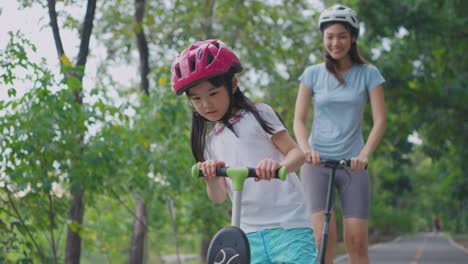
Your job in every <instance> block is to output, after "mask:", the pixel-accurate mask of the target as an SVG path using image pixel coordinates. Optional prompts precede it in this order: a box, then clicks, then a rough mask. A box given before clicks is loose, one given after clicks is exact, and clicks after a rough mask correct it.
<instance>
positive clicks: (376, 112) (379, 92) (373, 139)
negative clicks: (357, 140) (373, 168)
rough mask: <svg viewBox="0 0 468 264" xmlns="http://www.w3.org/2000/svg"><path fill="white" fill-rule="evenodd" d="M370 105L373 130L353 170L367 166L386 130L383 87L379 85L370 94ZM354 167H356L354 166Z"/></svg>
mask: <svg viewBox="0 0 468 264" xmlns="http://www.w3.org/2000/svg"><path fill="white" fill-rule="evenodd" d="M369 97H370V104H371V109H372V121H373V125H372V130H371V132H370V133H369V136H368V138H367V142H366V144H365V145H364V147H363V148H362V150H361V153H360V154H359V156H358V157H357V161H356V162H355V164H353V161H352V162H351V168H352V169H364V168H365V165H367V162H368V160H369V157H370V156H371V155H372V153H373V152H374V150H375V149H376V148H377V146H378V145H379V143H380V140H381V139H382V137H383V135H384V132H385V128H386V126H387V120H386V116H387V114H386V111H385V99H384V91H383V85H379V86H377V87H376V88H374V89H373V90H372V91H371V92H370V95H369ZM353 165H354V166H353Z"/></svg>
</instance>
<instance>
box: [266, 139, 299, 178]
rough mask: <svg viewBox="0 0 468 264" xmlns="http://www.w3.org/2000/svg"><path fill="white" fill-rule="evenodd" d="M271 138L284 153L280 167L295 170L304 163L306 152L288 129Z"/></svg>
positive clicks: (289, 170)
mask: <svg viewBox="0 0 468 264" xmlns="http://www.w3.org/2000/svg"><path fill="white" fill-rule="evenodd" d="M271 140H272V141H273V144H274V145H275V146H276V148H278V150H279V151H280V152H281V153H282V154H283V155H284V160H283V161H281V162H280V163H279V165H280V167H283V166H284V167H286V170H287V171H288V172H294V171H297V170H298V169H299V168H300V167H301V166H302V164H304V161H305V155H304V152H303V151H302V150H301V148H300V147H299V146H298V145H297V144H296V142H295V141H294V139H293V138H292V137H291V136H290V135H289V133H288V131H286V130H283V131H280V132H278V133H276V134H274V135H273V136H272V137H271Z"/></svg>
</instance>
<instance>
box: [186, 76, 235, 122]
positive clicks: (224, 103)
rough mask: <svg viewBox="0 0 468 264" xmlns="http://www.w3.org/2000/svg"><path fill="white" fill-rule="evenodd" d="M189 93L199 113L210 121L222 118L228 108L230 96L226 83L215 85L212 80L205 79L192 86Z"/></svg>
mask: <svg viewBox="0 0 468 264" xmlns="http://www.w3.org/2000/svg"><path fill="white" fill-rule="evenodd" d="M233 87H237V86H233ZM234 89H236V88H234ZM188 94H189V98H190V101H191V102H192V105H193V107H194V108H195V110H196V111H197V112H198V114H200V115H201V116H203V117H204V118H205V119H208V120H209V121H212V122H215V121H219V120H221V119H222V118H223V116H224V115H225V114H226V111H227V110H228V107H229V98H230V96H229V92H228V89H227V87H226V86H224V85H222V86H219V87H215V86H214V85H213V84H211V83H210V82H208V81H203V82H201V83H199V84H197V85H195V86H194V87H192V88H190V89H189V90H188Z"/></svg>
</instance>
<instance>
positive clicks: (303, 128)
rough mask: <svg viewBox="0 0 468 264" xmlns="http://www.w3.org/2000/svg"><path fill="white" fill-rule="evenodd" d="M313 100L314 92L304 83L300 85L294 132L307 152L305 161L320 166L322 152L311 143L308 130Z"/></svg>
mask: <svg viewBox="0 0 468 264" xmlns="http://www.w3.org/2000/svg"><path fill="white" fill-rule="evenodd" d="M311 101H312V92H311V91H310V89H309V88H308V87H307V86H306V85H305V84H303V83H301V85H300V86H299V91H298V93H297V99H296V107H295V110H294V134H295V136H296V140H297V143H298V144H299V147H300V148H301V149H302V151H303V152H304V154H305V162H307V163H314V165H316V166H318V165H319V162H320V154H319V153H318V151H315V150H313V149H312V148H311V147H310V145H309V140H308V138H309V133H308V132H307V122H308V120H309V119H308V118H307V115H308V112H309V107H310V105H311Z"/></svg>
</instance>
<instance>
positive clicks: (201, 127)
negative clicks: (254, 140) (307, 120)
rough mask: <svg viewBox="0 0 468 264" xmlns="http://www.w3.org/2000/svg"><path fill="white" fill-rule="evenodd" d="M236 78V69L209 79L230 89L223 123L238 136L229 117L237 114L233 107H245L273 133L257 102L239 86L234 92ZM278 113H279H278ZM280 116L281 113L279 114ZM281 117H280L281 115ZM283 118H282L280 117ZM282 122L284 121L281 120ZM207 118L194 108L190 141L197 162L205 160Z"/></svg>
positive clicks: (269, 132) (188, 92)
mask: <svg viewBox="0 0 468 264" xmlns="http://www.w3.org/2000/svg"><path fill="white" fill-rule="evenodd" d="M233 78H234V71H232V70H231V71H228V72H227V73H225V74H223V75H219V76H215V77H212V78H209V79H207V81H208V82H210V83H211V84H212V85H214V86H215V87H220V86H223V85H224V86H225V87H226V88H227V89H228V92H229V94H230V96H231V98H230V100H229V101H230V105H229V107H228V110H227V112H226V114H225V115H224V117H223V118H222V119H221V120H220V121H221V122H223V124H224V125H225V126H226V127H227V128H229V130H231V131H232V132H233V133H234V134H235V135H236V136H237V133H236V132H235V131H234V128H233V127H232V125H231V124H230V123H229V121H228V120H229V118H231V117H233V116H235V114H233V113H232V109H237V110H239V109H244V110H245V111H246V112H250V113H252V114H253V115H254V117H255V119H256V120H257V121H258V122H259V123H260V126H261V127H262V128H263V130H265V132H267V133H268V134H270V135H271V134H273V128H272V127H271V126H270V125H269V124H268V123H267V122H266V121H265V120H264V119H263V118H262V117H261V116H260V114H259V113H258V110H257V108H256V107H255V103H254V102H252V101H251V100H250V99H249V98H247V97H246V96H245V95H244V94H243V93H242V91H241V90H240V88H239V87H237V90H236V92H234V94H233V93H232V90H233V87H232V79H233ZM186 94H187V96H188V97H190V89H189V90H187V92H186ZM277 115H278V114H277ZM278 117H279V115H278ZM279 118H280V117H279ZM280 120H281V118H280ZM281 122H283V121H282V120H281ZM208 123H210V121H208V120H207V119H205V118H203V117H202V116H201V115H200V114H198V113H197V112H196V111H195V109H193V113H192V132H191V134H190V142H191V145H192V154H193V157H194V158H195V160H196V161H197V162H203V161H205V157H204V150H205V139H206V137H207V135H208V133H209V131H208V129H209V128H210V127H209V126H208Z"/></svg>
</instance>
